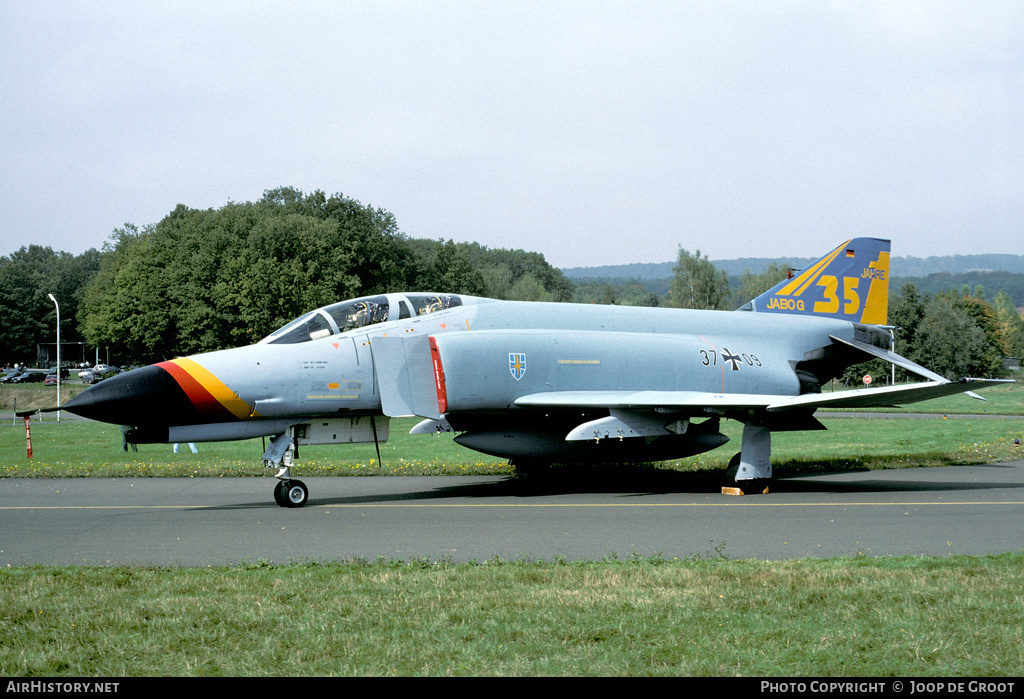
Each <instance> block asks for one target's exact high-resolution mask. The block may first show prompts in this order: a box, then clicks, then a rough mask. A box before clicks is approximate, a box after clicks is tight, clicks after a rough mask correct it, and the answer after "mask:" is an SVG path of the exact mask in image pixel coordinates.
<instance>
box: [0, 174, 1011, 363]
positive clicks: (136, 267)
mask: <svg viewBox="0 0 1024 699" xmlns="http://www.w3.org/2000/svg"><path fill="white" fill-rule="evenodd" d="M787 271H788V267H787V266H786V265H784V264H781V263H775V264H773V265H770V266H769V267H768V268H767V269H766V270H765V271H763V272H761V273H758V274H752V273H750V272H749V271H748V272H745V273H744V274H743V275H742V276H740V277H739V278H738V279H736V278H735V277H734V278H733V279H734V282H733V283H732V284H730V281H729V278H728V277H727V275H726V274H725V273H724V272H722V271H721V270H718V269H716V268H715V266H714V265H713V264H712V263H711V262H710V261H709V260H708V259H707V257H705V256H703V255H701V253H700V251H696V252H695V253H691V252H689V251H687V250H685V249H683V248H682V247H680V248H679V256H678V260H677V263H676V265H675V268H674V270H673V277H672V280H671V283H670V286H669V288H668V293H667V294H664V295H659V294H657V293H653V292H651V291H650V290H649V289H648V288H645V286H644V285H643V284H641V283H640V282H639V281H634V282H630V283H628V284H618V285H614V286H613V285H611V284H609V283H606V282H594V283H576V284H574V283H573V282H572V281H570V280H569V279H568V278H566V277H565V276H564V275H563V274H562V272H561V271H560V270H558V269H556V268H554V267H552V266H551V265H550V264H548V263H547V262H546V261H545V259H544V257H543V255H541V254H539V253H535V252H527V251H523V250H505V249H488V248H486V247H484V246H482V245H479V244H477V243H454V242H452V241H451V240H448V241H444V240H436V241H432V240H418V239H411V238H408V237H407V236H405V235H404V234H402V233H401V231H400V230H399V228H398V224H397V222H396V221H395V218H394V216H393V215H392V214H391V213H389V212H387V211H385V210H383V209H379V208H373V207H369V206H364V205H362V204H360V203H359V202H358V201H355V200H353V199H351V198H348V197H345V196H343V195H341V194H334V195H331V196H327V195H325V194H324V193H323V192H321V191H319V190H318V191H315V192H312V193H310V194H305V193H303V192H301V191H299V190H296V189H294V188H290V187H282V188H278V189H273V190H268V191H266V192H265V193H264V195H263V197H262V198H261V199H260V200H258V201H256V202H244V203H235V202H231V203H228V204H227V205H225V206H223V207H221V208H219V209H205V210H199V209H191V208H188V207H186V206H182V205H179V206H178V207H177V208H175V209H174V210H173V211H172V212H170V213H169V214H168V215H167V216H166V217H164V218H163V219H162V220H161V221H160V222H158V223H156V224H151V225H147V226H144V227H142V228H139V227H137V226H134V225H131V224H126V225H125V226H124V227H122V228H119V229H117V230H115V231H113V233H112V234H111V236H110V239H109V240H108V242H107V243H106V244H105V245H104V246H103V248H102V250H100V251H97V250H89V251H87V252H86V253H84V254H82V255H78V256H73V255H70V254H68V253H64V252H54V251H53V250H51V249H50V248H43V247H39V246H34V245H33V246H29V247H27V248H22V249H21V250H19V251H18V252H16V253H13V254H12V255H10V256H9V257H5V258H0V322H3V328H4V332H3V334H2V336H0V361H5V362H8V363H10V362H15V361H22V362H23V361H32V360H33V359H34V358H35V355H36V345H37V344H41V343H52V342H53V341H54V326H55V320H56V319H55V308H54V306H53V303H52V302H51V301H50V300H49V297H48V294H50V293H53V294H54V296H56V297H57V298H58V299H59V301H60V303H61V320H62V328H61V332H62V341H64V342H74V341H83V342H87V343H89V344H90V345H92V346H98V347H103V348H104V349H105V351H107V352H109V355H110V356H111V357H113V358H116V360H117V361H119V362H120V363H142V362H152V361H160V360H163V359H168V358H172V357H175V356H180V355H184V354H191V353H195V352H201V351H210V350H215V349H222V348H226V347H235V346H238V345H242V344H248V343H251V342H255V341H256V340H258V339H260V338H262V337H264V336H266V335H267V334H269V333H270V332H272V331H273V330H274V329H276V328H278V327H280V326H281V325H283V324H284V323H286V322H288V321H289V320H291V319H292V318H294V317H296V316H298V315H300V314H302V313H304V312H306V311H308V310H310V309H312V308H316V307H318V306H324V305H327V304H330V303H333V302H335V301H338V300H341V299H345V298H352V297H356V296H362V295H369V294H376V293H384V292H388V291H408V290H433V291H441V292H449V293H462V294H472V295H479V296H488V297H492V298H499V299H516V300H529V301H556V302H564V301H576V302H582V303H601V304H610V303H615V304H618V305H635V306H659V305H660V306H669V307H676V308H706V309H720V310H729V309H734V308H737V307H739V306H740V305H742V304H743V303H745V302H746V301H747V300H749V299H751V298H754V297H755V296H757V295H758V294H760V293H761V292H763V291H765V290H766V289H768V288H770V287H771V286H773V285H774V284H775V283H776V282H778V281H779V280H780V279H782V278H784V277H785V276H786V273H787ZM889 318H890V323H891V324H893V325H896V326H898V329H897V331H896V343H897V347H896V349H897V351H898V352H900V353H901V354H903V355H904V356H907V357H909V358H911V359H914V360H915V361H918V362H920V363H921V364H923V365H925V366H927V367H929V368H931V369H933V370H935V371H937V372H939V373H942V374H945V375H949V376H951V377H953V376H964V375H968V374H971V375H976V376H988V375H992V374H993V373H996V372H998V370H999V367H1000V365H1001V362H1002V357H1003V356H1006V355H1009V356H1017V357H1019V356H1021V355H1022V354H1024V321H1022V320H1021V316H1020V314H1019V312H1018V311H1017V309H1016V308H1014V304H1013V302H1012V300H1011V299H1010V298H1009V297H1008V296H1007V295H1006V294H1004V293H1000V294H999V295H998V296H996V298H995V299H993V300H991V301H990V300H988V299H986V298H985V296H984V292H983V290H982V289H981V288H976V289H975V290H974V291H971V292H968V291H967V290H966V289H959V290H956V291H944V292H940V293H925V292H922V291H919V290H918V289H917V288H916V287H915V286H914V285H913V284H906V285H904V286H903V287H902V288H901V289H900V290H899V291H894V292H893V293H891V294H890V316H889ZM856 373H857V374H858V375H862V374H863V370H861V369H858V371H857V372H856Z"/></svg>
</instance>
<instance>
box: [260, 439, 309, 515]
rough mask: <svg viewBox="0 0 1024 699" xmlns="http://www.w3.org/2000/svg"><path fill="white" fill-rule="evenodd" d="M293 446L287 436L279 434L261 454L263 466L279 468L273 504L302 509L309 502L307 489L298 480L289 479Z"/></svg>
mask: <svg viewBox="0 0 1024 699" xmlns="http://www.w3.org/2000/svg"><path fill="white" fill-rule="evenodd" d="M294 451H295V444H294V442H293V441H292V438H291V436H290V435H289V434H287V433H285V434H279V435H277V436H276V437H274V438H273V439H272V440H270V446H269V447H268V448H267V451H266V453H264V454H263V464H264V465H265V466H267V467H268V468H279V470H278V472H277V475H276V477H277V478H278V479H279V480H278V483H277V485H276V486H274V502H276V503H277V504H278V505H280V506H281V507H302V506H303V505H305V504H306V502H307V501H308V500H309V488H307V487H306V484H305V483H303V482H302V481H300V480H295V479H294V478H292V477H291V466H292V455H293V453H294Z"/></svg>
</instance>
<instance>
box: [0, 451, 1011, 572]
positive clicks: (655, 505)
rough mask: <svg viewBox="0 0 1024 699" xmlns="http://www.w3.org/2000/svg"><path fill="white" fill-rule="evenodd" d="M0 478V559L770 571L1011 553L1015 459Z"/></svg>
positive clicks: (13, 562)
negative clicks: (874, 466) (752, 468)
mask: <svg viewBox="0 0 1024 699" xmlns="http://www.w3.org/2000/svg"><path fill="white" fill-rule="evenodd" d="M303 480H304V481H305V482H306V484H307V485H308V486H309V489H310V500H309V503H308V504H307V505H306V506H305V507H303V508H298V509H286V508H282V507H279V506H277V505H276V504H275V503H274V500H273V494H272V490H273V486H274V484H275V483H276V480H274V479H273V478H269V477H268V478H111V479H98V478H75V479H42V478H40V479H34V478H28V479H18V478H9V479H2V480H0V566H24V565H32V564H45V565H145V566H181V565H185V566H206V565H233V564H239V563H254V562H258V561H269V562H273V563H290V562H303V561H336V560H350V559H354V558H360V559H365V560H378V559H385V560H392V559H393V560H411V559H434V560H450V561H453V562H460V561H470V560H475V561H478V562H482V561H485V560H488V559H492V558H495V557H500V558H502V559H505V560H517V559H531V560H533V559H539V560H555V559H565V560H601V559H605V558H610V557H618V558H619V559H627V558H630V557H632V556H643V557H647V556H661V557H664V558H668V559H671V558H684V557H705V558H708V557H716V556H724V557H726V558H730V559H742V558H754V559H765V560H779V559H789V558H804V557H834V556H856V555H869V556H894V555H905V554H910V555H950V554H966V555H980V554H993V553H1002V552H1006V551H1021V550H1024V461H1014V462H1009V463H1000V464H988V465H981V466H951V467H941V468H921V469H905V470H889V471H864V472H857V473H844V474H836V475H824V476H809V477H796V478H786V477H783V478H779V479H777V480H776V481H775V482H774V483H773V486H772V489H771V492H770V493H768V494H767V495H746V496H742V497H736V496H728V495H723V494H721V492H720V491H719V490H718V487H717V484H715V483H714V482H712V480H711V479H709V478H708V477H707V476H700V475H696V474H678V473H650V474H646V475H640V476H638V475H636V474H621V473H620V474H614V473H602V474H596V475H583V474H570V475H566V476H560V477H557V478H538V479H526V480H518V479H513V478H508V477H470V476H466V477H459V476H431V477H380V476H378V477H362V478H359V477H355V478H306V479H303Z"/></svg>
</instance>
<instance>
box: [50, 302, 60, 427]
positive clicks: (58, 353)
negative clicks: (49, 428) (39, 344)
mask: <svg viewBox="0 0 1024 699" xmlns="http://www.w3.org/2000/svg"><path fill="white" fill-rule="evenodd" d="M47 296H49V297H50V300H51V301H53V305H54V306H56V308H57V407H58V408H59V407H60V304H59V303H57V299H55V298H53V294H47ZM57 422H60V411H59V410H58V411H57Z"/></svg>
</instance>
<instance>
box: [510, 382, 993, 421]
mask: <svg viewBox="0 0 1024 699" xmlns="http://www.w3.org/2000/svg"><path fill="white" fill-rule="evenodd" d="M1003 383H1012V381H1007V380H1000V379H961V380H960V381H945V380H942V381H927V382H923V383H914V384H905V385H900V386H886V387H883V388H861V389H856V390H852V391H838V392H835V393H809V394H805V395H802V396H784V395H771V394H745V393H705V392H700V391H557V392H552V393H534V394H531V395H527V396H523V397H521V398H519V399H517V400H516V401H515V404H516V405H517V406H519V407H524V408H526V407H530V408H608V409H612V410H655V411H659V412H673V411H678V412H688V411H697V412H706V413H721V412H725V411H730V410H758V409H760V410H766V411H768V412H783V411H787V410H800V409H807V408H812V409H815V408H883V407H896V406H899V405H904V404H907V403H916V402H918V401H924V400H930V399H932V398H940V397H942V396H949V395H954V394H957V393H965V392H967V391H970V390H971V389H973V388H983V387H985V386H992V385H998V384H1003Z"/></svg>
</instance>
